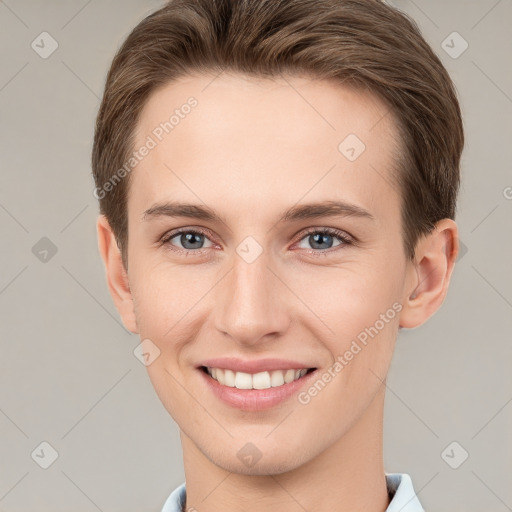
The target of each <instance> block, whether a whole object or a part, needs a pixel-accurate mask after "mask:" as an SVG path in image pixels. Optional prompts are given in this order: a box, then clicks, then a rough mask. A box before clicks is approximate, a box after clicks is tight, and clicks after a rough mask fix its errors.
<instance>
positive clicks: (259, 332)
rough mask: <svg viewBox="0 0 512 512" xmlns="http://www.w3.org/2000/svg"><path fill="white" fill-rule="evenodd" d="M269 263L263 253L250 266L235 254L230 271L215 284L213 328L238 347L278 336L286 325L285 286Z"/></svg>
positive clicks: (287, 318) (287, 321)
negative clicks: (216, 287) (236, 343)
mask: <svg viewBox="0 0 512 512" xmlns="http://www.w3.org/2000/svg"><path fill="white" fill-rule="evenodd" d="M269 263H270V262H269V258H267V256H266V253H265V251H264V252H263V253H262V254H261V255H260V256H259V257H258V258H257V259H256V260H255V261H253V262H251V263H248V262H247V261H245V260H244V259H243V258H242V257H240V256H239V255H238V254H235V255H234V263H233V268H232V269H231V271H230V272H229V273H228V274H227V275H226V276H225V277H224V279H223V280H222V282H221V283H219V285H220V286H219V287H218V289H217V294H216V297H215V306H214V325H215V327H216V328H217V329H218V330H219V331H220V332H221V333H223V334H224V335H225V336H226V335H227V336H229V337H230V338H231V339H232V340H234V341H236V342H238V343H239V344H242V345H254V344H258V343H261V342H262V340H265V339H268V338H275V337H279V336H280V335H282V334H283V333H284V332H286V330H287V329H288V326H289V324H290V311H289V309H287V307H286V297H287V292H286V287H285V286H284V285H283V283H282V282H281V281H280V279H279V278H278V277H277V276H276V274H277V272H276V271H275V270H274V269H271V268H270V267H269ZM281 279H282V277H281Z"/></svg>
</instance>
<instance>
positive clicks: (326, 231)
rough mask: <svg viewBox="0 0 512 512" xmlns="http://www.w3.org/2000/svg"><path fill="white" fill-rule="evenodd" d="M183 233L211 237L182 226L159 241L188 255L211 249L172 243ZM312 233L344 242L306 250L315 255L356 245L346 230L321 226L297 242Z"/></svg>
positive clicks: (308, 232) (327, 253)
mask: <svg viewBox="0 0 512 512" xmlns="http://www.w3.org/2000/svg"><path fill="white" fill-rule="evenodd" d="M182 233H193V234H195V235H204V236H206V237H208V238H210V236H209V232H208V231H204V230H202V229H199V228H195V229H187V228H180V229H177V230H175V231H171V232H170V233H167V234H166V235H164V236H163V237H162V238H161V240H160V242H159V245H161V246H164V245H166V246H168V247H171V250H172V251H174V252H176V253H178V254H183V253H185V254H186V255H189V254H193V255H196V256H200V255H202V253H203V252H204V250H207V249H209V248H206V249H195V250H193V249H181V248H179V247H175V246H173V245H172V244H171V243H170V241H171V240H172V239H173V238H175V237H176V236H177V235H180V234H182ZM311 234H322V235H331V236H334V237H336V238H338V239H339V240H340V241H341V242H342V243H340V244H339V245H337V246H335V247H331V248H329V249H324V250H322V249H309V250H306V252H308V253H309V254H311V255H313V256H314V257H318V256H328V255H329V254H331V253H333V252H335V251H337V250H340V249H343V247H344V246H347V245H355V240H354V239H353V238H352V237H349V236H348V235H347V234H346V233H345V232H343V231H340V230H339V229H335V228H321V229H320V228H309V229H308V230H306V231H305V232H304V233H303V234H302V236H301V237H300V238H299V239H298V240H297V243H298V242H301V241H302V240H303V239H304V238H306V237H307V236H309V235H311ZM210 241H211V240H210Z"/></svg>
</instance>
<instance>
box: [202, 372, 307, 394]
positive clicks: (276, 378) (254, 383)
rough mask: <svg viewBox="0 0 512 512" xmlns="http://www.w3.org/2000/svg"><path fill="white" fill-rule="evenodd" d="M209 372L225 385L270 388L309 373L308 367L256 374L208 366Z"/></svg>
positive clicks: (243, 387)
mask: <svg viewBox="0 0 512 512" xmlns="http://www.w3.org/2000/svg"><path fill="white" fill-rule="evenodd" d="M207 371H208V374H209V375H210V376H211V377H212V378H214V379H215V380H217V381H218V382H219V383H220V384H222V385H223V386H228V387H230V388H235V387H236V388H238V389H269V388H271V387H272V388H276V387H279V386H282V385H283V384H288V383H289V382H293V381H294V380H297V379H300V378H301V377H303V376H304V375H306V373H307V371H308V370H307V368H302V369H300V370H291V369H290V370H274V371H270V372H268V371H265V372H259V373H255V374H250V373H245V372H234V371H233V370H224V369H221V368H207Z"/></svg>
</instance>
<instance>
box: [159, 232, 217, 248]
mask: <svg viewBox="0 0 512 512" xmlns="http://www.w3.org/2000/svg"><path fill="white" fill-rule="evenodd" d="M174 239H176V240H177V242H178V243H179V244H181V245H178V246H175V244H174V243H172V242H171V240H174ZM205 240H208V241H209V242H210V240H209V239H208V237H207V236H206V233H205V232H203V231H201V230H195V229H181V230H176V231H172V232H171V233H168V234H167V235H165V236H164V237H163V238H162V240H161V241H160V243H161V244H162V245H170V246H173V248H174V247H175V248H174V249H173V250H176V251H178V252H188V251H191V252H200V249H207V248H210V247H213V244H211V242H210V244H211V245H209V246H206V247H205V246H203V245H202V244H204V242H205Z"/></svg>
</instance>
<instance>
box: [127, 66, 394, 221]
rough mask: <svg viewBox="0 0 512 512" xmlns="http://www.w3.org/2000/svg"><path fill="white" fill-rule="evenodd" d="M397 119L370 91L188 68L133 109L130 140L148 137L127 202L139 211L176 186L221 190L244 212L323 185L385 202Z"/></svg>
mask: <svg viewBox="0 0 512 512" xmlns="http://www.w3.org/2000/svg"><path fill="white" fill-rule="evenodd" d="M395 128H396V127H395V124H394V120H393V116H392V115H391V114H390V113H389V111H388V108H387V106H386V105H385V104H384V103H383V102H382V101H381V100H380V99H379V98H378V97H376V96H375V95H373V94H370V93H368V92H365V91H361V90H356V89H354V88H349V87H347V86H342V85H340V84H335V83H333V82H327V81H323V80H314V79H311V78H306V77H297V76H293V77H282V78H276V79H272V80H270V79H261V78H258V79H256V78H253V77H247V76H242V75H236V74H235V75H230V74H227V73H221V74H220V75H219V76H217V77H215V76H214V75H190V76H187V77H184V78H181V79H180V80H178V81H175V82H172V83H169V84H166V85H165V86H162V87H160V88H159V89H157V90H156V91H154V92H153V94H152V95H151V96H150V98H149V99H148V101H147V102H146V104H145V106H144V108H143V110H142V112H141V115H140V118H139V123H138V125H137V129H136V136H135V147H134V150H138V149H139V148H141V147H143V146H144V145H146V146H148V147H150V146H151V147H150V149H149V150H148V151H144V153H146V155H145V156H144V158H143V159H141V161H140V162H139V163H138V164H137V166H136V168H135V169H134V171H132V181H131V185H130V191H129V201H128V202H129V205H130V204H132V205H134V207H135V208H136V209H137V211H138V212H142V211H144V209H146V208H148V207H149V206H150V204H152V203H155V202H158V201H165V200H169V199H177V198H180V199H185V198H184V197H183V196H184V195H185V196H187V197H186V199H187V200H190V201H194V202H198V199H200V200H201V201H202V202H206V203H208V201H209V200H210V201H214V202H215V203H218V202H219V200H220V199H221V198H223V197H224V198H226V197H228V196H229V198H230V201H232V202H226V203H225V204H226V207H228V206H229V207H230V208H231V209H233V208H236V211H238V212H241V211H243V210H244V208H246V209H247V211H248V212H249V211H250V210H251V208H252V209H254V206H255V203H258V206H260V207H263V206H264V204H263V203H262V201H263V202H265V201H266V206H267V207H268V208H272V206H273V205H276V202H275V199H276V198H277V197H279V198H280V200H281V201H283V203H286V204H287V205H289V204H295V203H297V202H298V201H299V200H300V199H301V197H304V196H306V195H307V196H308V197H307V199H308V200H316V199H320V200H321V199H322V198H325V196H326V194H327V195H329V199H335V198H337V199H345V198H348V196H350V199H352V200H353V202H357V201H359V203H360V204H361V203H366V206H367V207H369V206H370V204H369V203H371V204H373V205H374V206H376V207H379V205H380V204H381V205H382V207H386V208H387V209H388V210H389V199H390V197H391V196H393V200H395V202H398V198H397V197H396V190H395V187H394V185H392V183H393V180H392V177H391V169H392V168H393V165H394V162H393V158H394V155H395V154H396V153H397V151H398V148H397V140H398V139H397V132H396V129H395ZM334 196H336V197H334ZM253 201H254V202H253ZM386 202H387V203H388V204H387V205H386ZM395 206H398V205H395ZM395 209H396V208H395ZM253 211H254V210H253Z"/></svg>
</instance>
